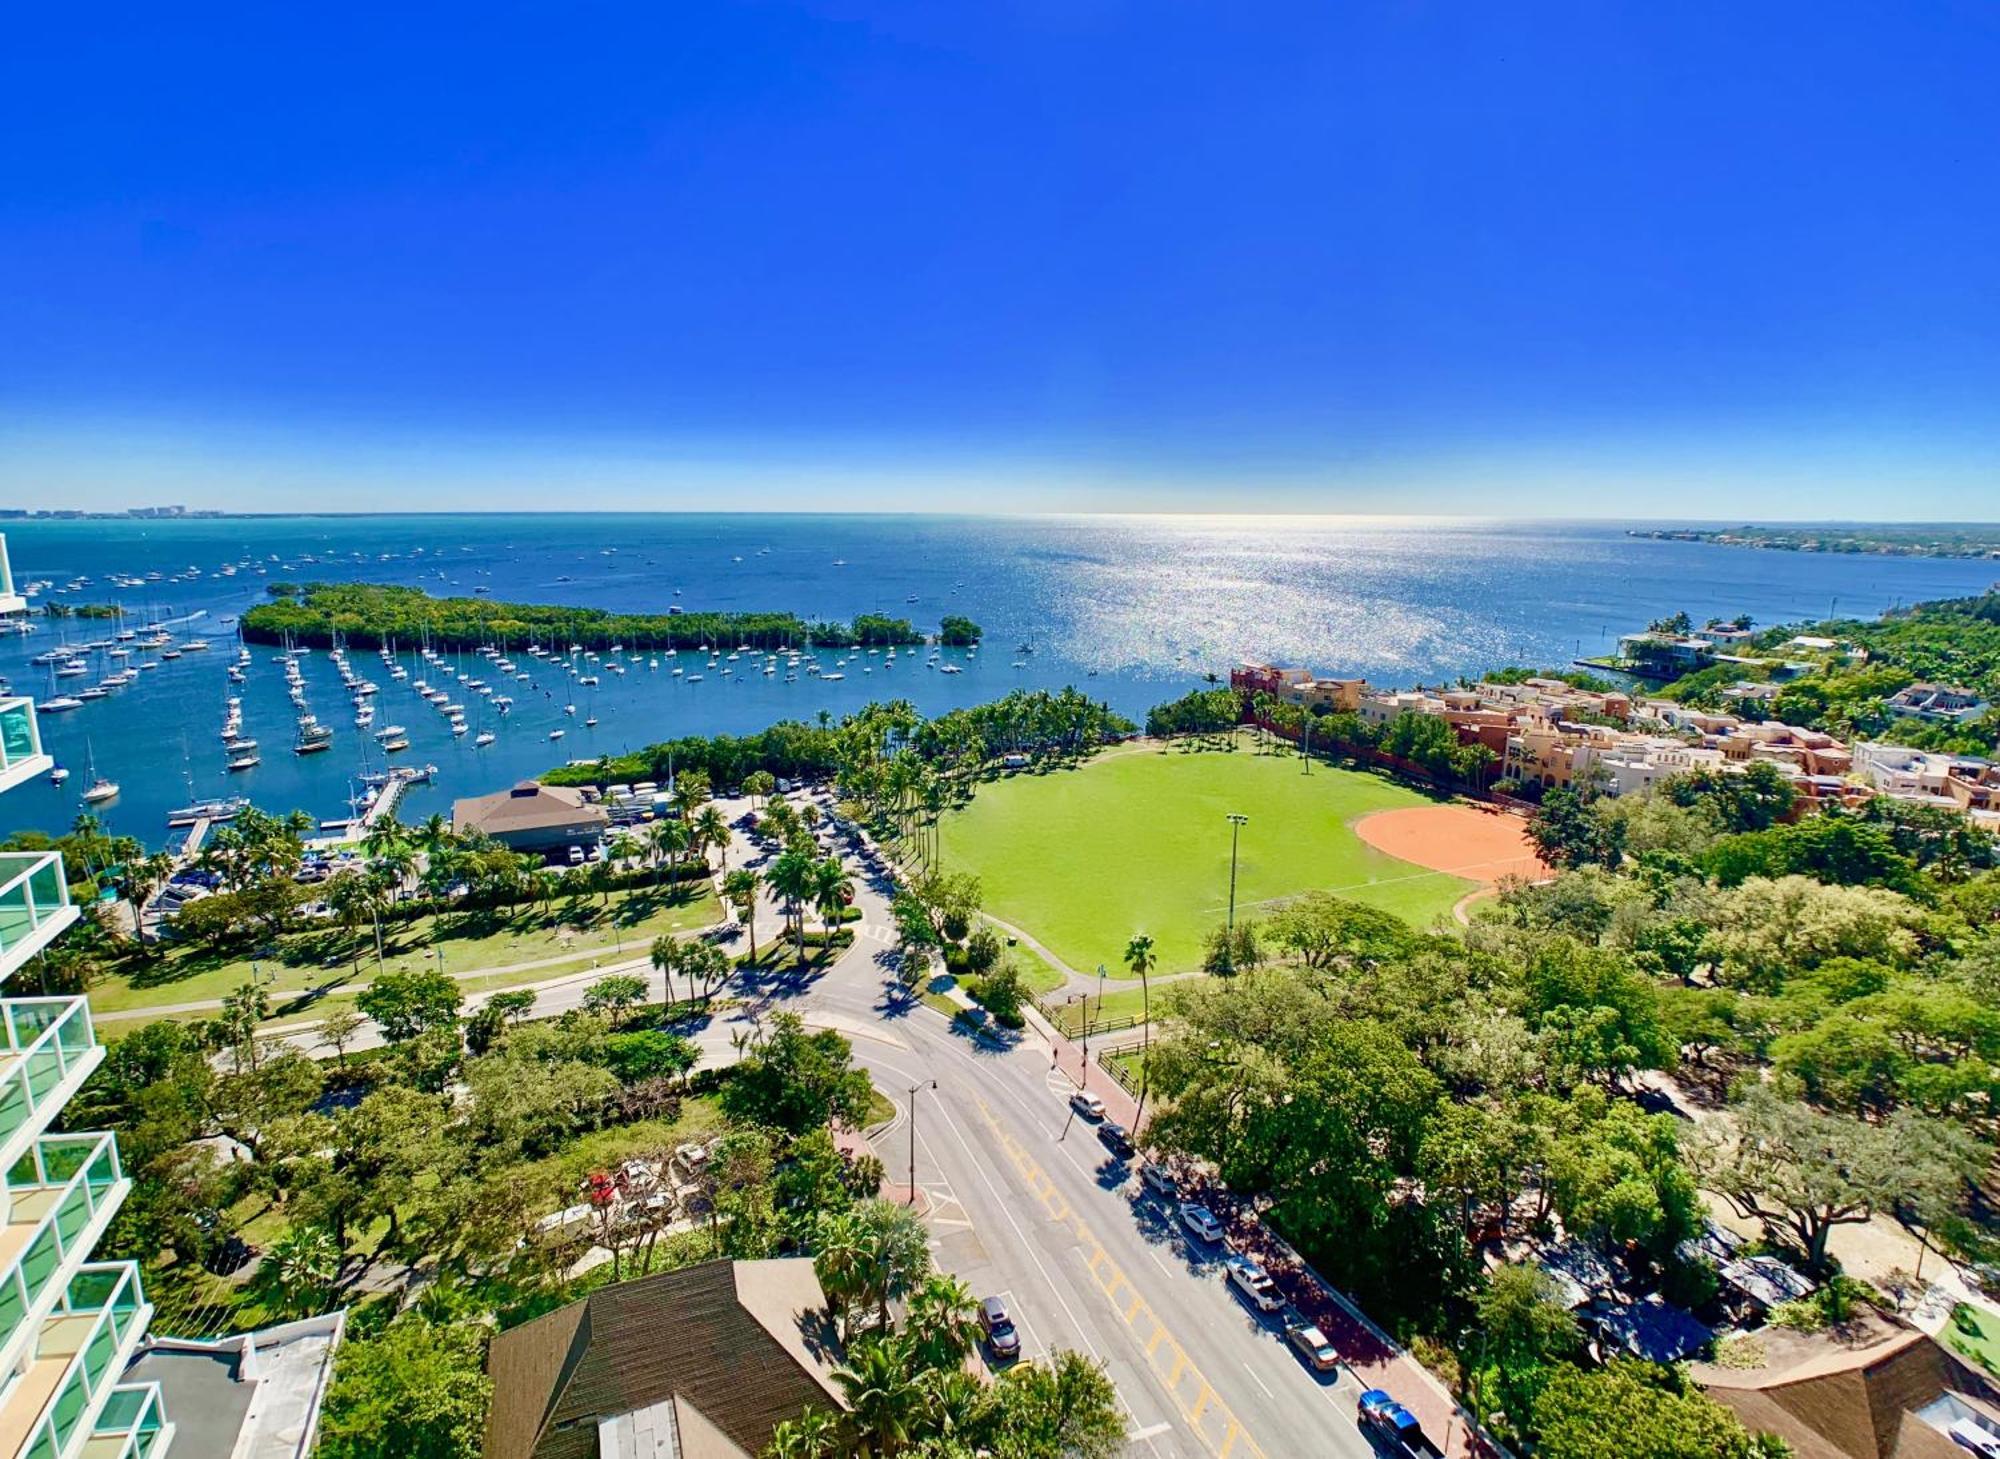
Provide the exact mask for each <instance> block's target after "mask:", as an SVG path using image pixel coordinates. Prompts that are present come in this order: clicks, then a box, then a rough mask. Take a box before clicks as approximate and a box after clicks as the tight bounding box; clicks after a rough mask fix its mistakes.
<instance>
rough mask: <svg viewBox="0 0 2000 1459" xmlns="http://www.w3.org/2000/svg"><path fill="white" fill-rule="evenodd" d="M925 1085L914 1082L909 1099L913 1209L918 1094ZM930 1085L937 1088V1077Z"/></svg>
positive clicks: (914, 1201) (913, 1206)
mask: <svg viewBox="0 0 2000 1459" xmlns="http://www.w3.org/2000/svg"><path fill="white" fill-rule="evenodd" d="M924 1087H925V1086H924V1085H923V1084H922V1083H917V1084H912V1085H911V1086H910V1089H909V1099H910V1209H911V1210H915V1209H916V1207H917V1096H918V1095H919V1094H920V1093H922V1092H923V1090H924ZM929 1087H930V1088H931V1089H933V1090H935V1089H936V1088H937V1080H935V1079H933V1080H931V1081H930V1086H929Z"/></svg>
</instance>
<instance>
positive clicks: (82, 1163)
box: [0, 1131, 131, 1372]
mask: <svg viewBox="0 0 2000 1459" xmlns="http://www.w3.org/2000/svg"><path fill="white" fill-rule="evenodd" d="M130 1188H131V1187H130V1185H129V1183H128V1182H127V1181H126V1179H125V1174H124V1172H123V1171H122V1170H120V1169H119V1166H118V1144H117V1141H116V1140H115V1139H114V1138H113V1137H112V1136H111V1134H110V1133H109V1132H108V1131H107V1132H105V1133H102V1134H96V1135H45V1136H43V1137H42V1138H41V1139H39V1140H36V1141H35V1142H34V1143H33V1144H32V1145H30V1146H29V1147H28V1149H27V1150H26V1151H24V1152H23V1153H22V1155H21V1157H20V1159H19V1160H17V1161H15V1163H14V1167H13V1169H11V1170H10V1171H9V1172H8V1173H7V1190H6V1210H5V1216H6V1224H5V1225H0V1372H5V1371H6V1370H7V1368H8V1367H9V1366H10V1365H11V1362H12V1360H13V1359H14V1358H16V1357H18V1356H19V1354H20V1350H21V1348H22V1347H23V1346H24V1344H25V1343H26V1340H27V1334H28V1333H29V1332H31V1331H32V1330H33V1329H34V1327H35V1325H36V1324H37V1323H38V1322H39V1321H40V1319H41V1318H42V1317H43V1316H45V1315H46V1311H47V1309H48V1307H49V1306H51V1305H52V1304H51V1302H50V1300H49V1298H50V1296H51V1294H52V1293H54V1292H57V1291H61V1290H63V1289H64V1288H66V1287H67V1285H68V1280H69V1278H70V1277H71V1276H72V1275H74V1273H75V1272H76V1270H77V1269H78V1268H79V1267H81V1266H82V1265H83V1263H84V1262H85V1261H87V1260H89V1258H90V1253H91V1251H92V1250H93V1249H94V1248H95V1247H96V1244H97V1242H98V1241H99V1239H101V1238H102V1236H103V1235H104V1228H105V1227H106V1226H108V1225H110V1224H111V1218H112V1216H113V1215H115V1214H116V1213H117V1210H118V1208H119V1206H121V1205H123V1204H124V1201H125V1195H126V1192H127V1191H128V1190H129V1189H130Z"/></svg>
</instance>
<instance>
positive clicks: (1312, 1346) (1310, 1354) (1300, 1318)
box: [1285, 1312, 1340, 1373]
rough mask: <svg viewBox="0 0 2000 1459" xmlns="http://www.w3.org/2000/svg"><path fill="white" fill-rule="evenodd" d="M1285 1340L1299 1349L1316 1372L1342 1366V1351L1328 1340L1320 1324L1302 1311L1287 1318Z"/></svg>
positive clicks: (1327, 1371) (1323, 1371)
mask: <svg viewBox="0 0 2000 1459" xmlns="http://www.w3.org/2000/svg"><path fill="white" fill-rule="evenodd" d="M1285 1341H1287V1342H1289V1343H1290V1344H1291V1345H1292V1346H1293V1347H1295V1348H1297V1349H1298V1351H1299V1356H1300V1357H1302V1358H1304V1359H1305V1360H1306V1361H1307V1362H1308V1363H1310V1364H1312V1366H1313V1369H1314V1371H1315V1372H1320V1373H1330V1372H1332V1371H1333V1370H1334V1369H1335V1368H1338V1367H1339V1366H1340V1353H1339V1351H1338V1350H1337V1349H1335V1347H1334V1345H1333V1344H1332V1343H1330V1342H1328V1341H1327V1340H1326V1334H1325V1333H1323V1332H1321V1331H1320V1330H1319V1325H1318V1324H1317V1323H1314V1322H1310V1321H1308V1320H1307V1319H1306V1316H1305V1314H1304V1313H1302V1312H1293V1313H1291V1314H1289V1315H1288V1316H1287V1317H1286V1318H1285Z"/></svg>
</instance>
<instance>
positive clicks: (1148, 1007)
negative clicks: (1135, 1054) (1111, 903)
mask: <svg viewBox="0 0 2000 1459" xmlns="http://www.w3.org/2000/svg"><path fill="white" fill-rule="evenodd" d="M1157 962H1158V959H1157V958H1155V957H1154V956H1153V939H1152V938H1150V937H1148V936H1147V935H1146V934H1145V933H1143V932H1137V933H1134V934H1133V935H1132V940H1131V941H1130V942H1127V943H1126V944H1125V966H1126V967H1128V968H1130V969H1131V970H1132V971H1133V972H1134V973H1135V974H1137V975H1138V978H1139V1028H1140V1035H1139V1037H1140V1041H1141V1042H1140V1049H1139V1108H1138V1109H1137V1110H1136V1111H1134V1113H1133V1115H1132V1138H1133V1139H1134V1140H1137V1139H1138V1138H1139V1121H1140V1120H1141V1119H1143V1118H1144V1117H1145V1114H1146V1084H1147V1079H1146V1074H1147V1070H1148V1069H1149V1068H1151V1058H1152V1053H1153V990H1152V985H1151V984H1150V983H1148V982H1147V981H1146V975H1147V974H1148V973H1150V972H1152V971H1153V968H1154V966H1155V964H1156V963H1157ZM1097 1011H1098V1012H1099V1013H1100V1014H1102V1013H1103V1012H1104V1010H1103V1008H1102V1007H1100V1008H1099V1009H1098V1010H1097Z"/></svg>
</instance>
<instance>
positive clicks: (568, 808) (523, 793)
mask: <svg viewBox="0 0 2000 1459" xmlns="http://www.w3.org/2000/svg"><path fill="white" fill-rule="evenodd" d="M609 819H610V818H609V817H608V816H606V815H605V813H604V810H603V808H602V807H600V806H594V805H589V804H587V803H586V802H585V801H584V798H583V792H582V791H580V790H575V789H572V788H570V787H569V786H564V785H540V784H537V783H536V782H535V781H532V780H524V781H522V782H521V783H520V784H518V785H515V786H512V787H510V788H509V789H506V790H501V791H496V792H494V793H493V794H492V795H474V796H468V797H466V798H465V799H464V800H456V801H453V802H452V805H451V824H452V829H453V830H455V831H457V832H458V833H459V834H460V835H464V834H465V833H466V832H468V831H479V832H483V833H484V834H486V835H488V836H504V835H506V834H507V833H508V832H510V831H537V830H541V829H544V828H546V827H553V826H570V825H574V824H576V823H577V822H578V821H604V822H607V823H608V821H609Z"/></svg>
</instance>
